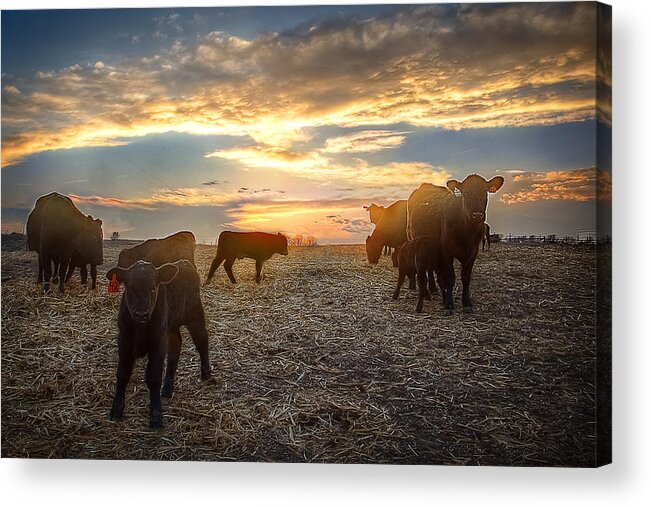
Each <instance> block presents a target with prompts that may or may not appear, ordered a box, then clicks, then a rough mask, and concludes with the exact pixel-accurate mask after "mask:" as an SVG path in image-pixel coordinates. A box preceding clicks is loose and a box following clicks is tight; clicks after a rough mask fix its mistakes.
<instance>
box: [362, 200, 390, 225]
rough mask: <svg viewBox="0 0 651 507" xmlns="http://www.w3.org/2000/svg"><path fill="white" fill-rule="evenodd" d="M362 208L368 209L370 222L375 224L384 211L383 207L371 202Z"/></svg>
mask: <svg viewBox="0 0 651 507" xmlns="http://www.w3.org/2000/svg"><path fill="white" fill-rule="evenodd" d="M364 209H365V210H366V211H368V215H369V219H370V220H371V223H372V224H376V225H377V223H378V222H379V221H380V217H381V216H382V214H383V213H384V210H385V207H384V206H378V205H377V204H375V203H372V204H371V205H370V206H364Z"/></svg>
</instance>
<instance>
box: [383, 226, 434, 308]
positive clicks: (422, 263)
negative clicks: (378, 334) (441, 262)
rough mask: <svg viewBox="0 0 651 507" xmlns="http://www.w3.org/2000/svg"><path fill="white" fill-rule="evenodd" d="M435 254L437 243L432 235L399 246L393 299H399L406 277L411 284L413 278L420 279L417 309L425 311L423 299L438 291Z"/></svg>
mask: <svg viewBox="0 0 651 507" xmlns="http://www.w3.org/2000/svg"><path fill="white" fill-rule="evenodd" d="M435 254H436V243H435V241H434V238H433V237H432V236H420V237H418V238H416V239H412V240H410V241H407V242H406V243H404V244H403V245H402V246H400V247H398V285H397V286H396V290H395V291H394V292H393V299H398V296H399V295H400V288H401V287H402V284H403V283H404V281H405V278H409V281H410V285H411V284H412V283H413V282H412V281H413V279H414V278H416V280H417V281H418V304H417V305H416V311H417V312H418V313H420V312H422V311H423V301H424V300H425V299H426V298H427V299H429V296H430V292H432V293H435V292H436V282H435V281H434V263H435ZM428 276H429V290H428V283H427V279H428Z"/></svg>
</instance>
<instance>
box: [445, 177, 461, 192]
mask: <svg viewBox="0 0 651 507" xmlns="http://www.w3.org/2000/svg"><path fill="white" fill-rule="evenodd" d="M446 185H447V187H448V188H449V189H450V190H451V191H452V192H454V189H455V188H458V189H459V192H461V183H459V182H458V181H457V180H450V181H448V182H447V183H446Z"/></svg>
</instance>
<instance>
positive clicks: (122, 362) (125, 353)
mask: <svg viewBox="0 0 651 507" xmlns="http://www.w3.org/2000/svg"><path fill="white" fill-rule="evenodd" d="M121 340H122V337H121V336H120V337H119V338H118V342H120V341H121ZM135 362H136V358H135V356H134V355H133V352H132V351H131V350H129V349H128V348H126V347H120V352H119V356H118V372H117V382H116V384H115V396H114V397H113V406H112V407H111V411H110V412H109V419H111V420H115V419H122V414H123V412H124V396H125V393H126V391H127V384H128V383H129V380H130V379H131V374H132V373H133V365H134V364H135Z"/></svg>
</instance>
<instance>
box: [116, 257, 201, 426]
mask: <svg viewBox="0 0 651 507" xmlns="http://www.w3.org/2000/svg"><path fill="white" fill-rule="evenodd" d="M114 274H115V276H116V278H117V280H118V281H119V282H120V283H123V284H124V285H125V291H124V293H123V295H122V301H121V302H120V313H119V315H118V328H119V335H118V352H119V356H118V370H117V384H116V388H115V397H114V399H113V407H112V408H111V412H110V414H109V417H110V418H111V419H120V418H121V417H122V413H123V411H124V396H125V392H126V387H127V384H128V382H129V379H130V378H131V374H132V372H133V366H134V363H135V360H136V358H138V357H142V356H145V355H147V357H148V363H147V373H146V379H147V386H148V387H149V397H150V406H149V425H150V426H151V427H152V428H160V427H161V426H162V425H163V411H162V406H161V383H162V381H161V379H162V376H163V362H164V361H165V356H166V355H167V371H166V373H165V385H164V386H163V393H162V394H163V396H164V397H166V398H170V397H171V396H172V392H173V389H174V377H175V375H176V367H177V364H178V360H179V355H180V352H181V333H180V327H181V326H182V325H185V326H186V327H187V328H188V331H189V332H190V336H191V337H192V341H193V342H194V345H195V347H196V348H197V351H198V352H199V356H200V358H201V379H202V380H207V379H209V378H210V377H211V369H210V363H209V362H208V332H207V330H206V319H205V315H204V311H203V306H202V304H201V297H200V295H199V287H200V280H199V274H198V273H197V270H196V269H195V268H194V266H193V265H192V263H191V262H190V261H188V260H185V259H183V260H180V261H177V262H174V263H171V264H163V265H162V266H160V267H159V268H156V267H154V265H153V264H151V263H149V262H145V261H138V262H136V263H135V264H134V265H132V266H131V267H129V268H121V267H115V268H113V269H111V270H109V272H108V273H107V274H106V277H107V278H108V279H109V280H110V279H111V278H112V277H113V275H114Z"/></svg>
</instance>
